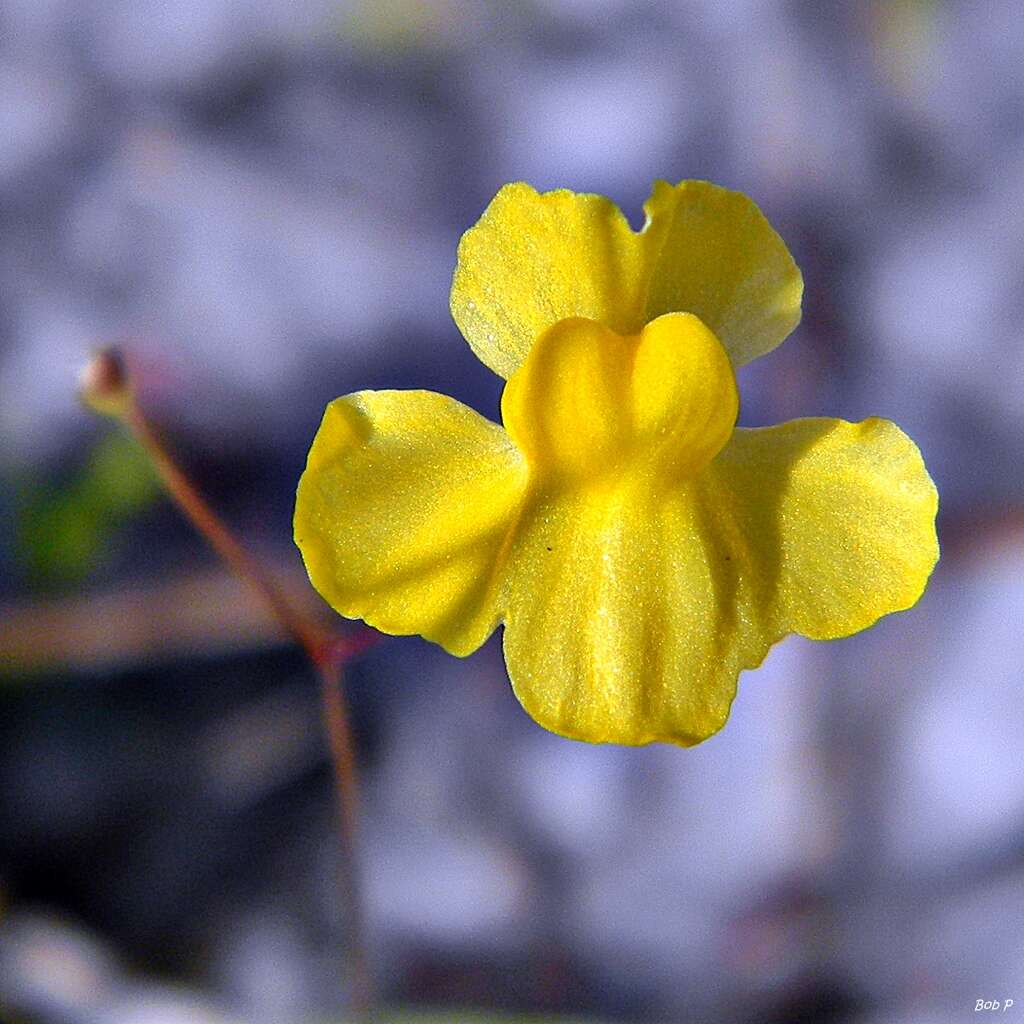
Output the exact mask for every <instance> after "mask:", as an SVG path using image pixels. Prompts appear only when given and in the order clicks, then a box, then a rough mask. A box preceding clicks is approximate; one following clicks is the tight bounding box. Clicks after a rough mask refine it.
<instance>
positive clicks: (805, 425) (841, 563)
mask: <svg viewBox="0 0 1024 1024" xmlns="http://www.w3.org/2000/svg"><path fill="white" fill-rule="evenodd" d="M700 482H701V485H702V487H703V489H704V493H703V500H704V502H705V503H706V504H707V505H708V507H714V508H716V509H717V510H718V523H719V529H720V531H721V536H722V544H723V546H724V547H725V548H726V549H728V551H729V552H730V558H731V561H732V564H733V565H735V566H737V567H738V568H737V570H736V571H738V572H739V573H740V574H742V575H746V576H750V577H752V578H755V579H757V580H758V581H759V588H760V591H761V593H760V594H759V595H757V600H756V614H757V616H758V617H759V619H760V620H761V622H762V625H763V628H764V629H765V630H766V631H767V632H768V633H770V634H774V635H781V634H784V633H790V632H793V633H801V634H803V635H804V636H807V637H811V638H812V639H816V640H828V639H834V638H836V637H841V636H848V635H849V634H851V633H856V632H858V631H859V630H862V629H866V628H867V627H868V626H870V625H871V624H872V623H874V622H875V621H876V620H877V619H879V618H880V617H881V616H883V615H887V614H889V613H890V612H896V611H902V610H903V609H906V608H909V607H911V606H912V605H913V604H915V603H916V601H917V600H918V598H919V597H920V596H921V594H922V593H923V591H924V588H925V584H926V583H927V581H928V577H929V575H930V574H931V571H932V569H933V568H934V566H935V563H936V561H937V560H938V557H939V545H938V538H937V536H936V532H935V515H936V512H937V510H938V494H937V492H936V490H935V485H934V483H932V480H931V478H930V477H929V475H928V471H927V470H926V469H925V465H924V461H923V460H922V458H921V453H920V452H919V451H918V449H917V446H916V445H915V444H914V442H913V441H911V440H910V438H909V437H907V435H906V434H904V433H903V432H902V431H901V430H900V429H899V427H897V426H896V425H895V424H893V423H890V422H889V421H888V420H880V419H868V420H865V421H864V422H862V423H847V422H846V421H844V420H833V419H803V420H793V421H791V422H789V423H783V424H781V425H779V426H776V427H766V428H761V429H755V430H737V431H736V433H735V434H734V435H733V438H732V440H731V441H730V443H729V444H728V445H726V447H725V448H724V449H723V450H722V451H721V452H720V453H719V454H718V456H717V458H716V459H715V460H714V461H713V462H712V463H711V465H710V466H709V467H708V469H707V470H706V472H705V473H704V475H703V476H702V478H701V481H700Z"/></svg>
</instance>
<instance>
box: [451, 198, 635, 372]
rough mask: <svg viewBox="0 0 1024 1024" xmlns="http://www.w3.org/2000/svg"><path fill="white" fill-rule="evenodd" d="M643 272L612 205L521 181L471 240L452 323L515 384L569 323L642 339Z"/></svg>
mask: <svg viewBox="0 0 1024 1024" xmlns="http://www.w3.org/2000/svg"><path fill="white" fill-rule="evenodd" d="M641 271H642V256H641V253H640V250H639V246H638V245H637V236H636V235H635V234H634V232H633V231H632V230H631V229H630V226H629V224H628V222H627V221H626V218H625V217H624V216H623V215H622V213H621V211H620V210H619V208H618V207H617V206H616V205H615V204H614V203H613V202H611V200H609V199H605V198H604V197H603V196H597V195H586V194H577V193H574V192H569V191H566V190H564V189H562V190H560V191H557V192H545V193H538V192H537V191H536V190H534V189H533V188H531V187H530V186H529V185H527V184H525V183H523V182H517V183H515V184H512V185H505V186H504V187H503V188H502V189H501V190H500V191H499V192H498V194H497V195H496V196H495V197H494V199H493V200H492V201H491V203H490V205H489V206H488V207H487V209H486V210H485V211H484V213H483V216H482V217H481V218H480V220H479V221H478V222H477V223H476V224H475V225H474V226H473V227H471V228H470V229H469V230H468V231H467V232H466V233H465V234H464V235H463V236H462V241H461V242H460V243H459V253H458V262H457V264H456V267H455V275H454V277H453V279H452V292H451V311H452V316H453V317H454V319H455V322H456V324H458V326H459V330H460V331H462V334H463V336H464V337H465V338H466V340H467V341H468V342H469V344H470V346H471V347H472V349H473V351H474V352H475V353H476V354H477V356H479V357H480V359H481V360H482V361H483V362H484V363H486V364H487V366H489V367H490V368H491V369H492V370H493V371H494V372H495V373H497V374H499V375H500V376H502V377H506V378H507V377H510V376H511V375H512V374H513V373H514V372H515V370H516V368H517V367H518V366H519V364H520V363H521V362H522V361H523V359H524V358H525V357H526V353H527V352H528V351H529V350H530V346H531V345H532V344H533V341H534V338H536V337H537V335H539V334H540V333H541V331H543V330H545V329H546V328H548V327H551V326H553V325H554V324H556V323H557V322H558V321H559V320H565V319H567V318H568V317H586V318H587V319H588V320H597V321H598V322H599V323H601V324H603V325H604V326H605V327H610V328H611V329H612V330H613V331H615V332H616V333H618V334H635V333H636V332H637V331H639V330H640V328H641V327H642V326H643V323H644V321H643V319H642V312H643V310H642V303H643V290H642V284H643V281H642V273H641Z"/></svg>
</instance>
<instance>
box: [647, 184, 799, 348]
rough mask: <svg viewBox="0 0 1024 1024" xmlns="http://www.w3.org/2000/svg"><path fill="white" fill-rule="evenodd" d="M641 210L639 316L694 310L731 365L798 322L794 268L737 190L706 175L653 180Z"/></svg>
mask: <svg viewBox="0 0 1024 1024" xmlns="http://www.w3.org/2000/svg"><path fill="white" fill-rule="evenodd" d="M644 209H645V210H646V211H647V224H646V226H645V228H644V230H643V232H642V233H641V235H640V240H641V244H642V246H643V249H644V263H645V267H646V270H645V273H646V276H647V279H648V286H647V292H646V297H645V301H644V310H643V316H644V320H645V322H649V321H651V320H653V319H654V318H655V317H657V316H660V315H661V314H662V313H671V312H675V311H682V312H687V313H695V314H696V315H697V316H698V317H700V319H701V320H703V321H704V323H705V324H707V325H708V327H710V328H711V330H712V331H713V332H714V333H715V336H716V337H717V338H718V340H719V341H721V343H722V344H723V345H724V346H725V348H726V351H727V352H728V353H729V356H730V358H731V359H732V362H733V365H734V366H742V365H743V364H744V363H748V362H750V360H752V359H754V358H756V357H757V356H760V355H763V354H764V353H765V352H769V351H771V350H772V349H773V348H775V347H776V345H778V344H780V343H781V342H782V341H783V340H784V339H785V338H786V336H787V335H788V334H789V333H790V332H791V331H792V330H793V328H794V327H796V325H797V324H798V323H799V322H800V300H801V298H802V296H803V278H802V277H801V275H800V271H799V269H798V268H797V266H796V264H795V263H794V262H793V257H792V256H790V254H789V250H788V249H787V248H786V244H785V242H783V241H782V239H781V238H780V237H779V236H778V234H776V232H775V230H774V229H773V228H772V226H771V225H770V224H769V223H768V221H767V220H766V219H765V217H764V214H762V213H761V211H760V210H759V209H758V208H757V206H756V204H755V203H754V202H753V201H752V200H751V199H749V198H748V197H747V196H745V195H743V193H742V192H732V191H730V190H729V189H725V188H721V187H719V186H718V185H712V184H711V183H710V182H707V181H683V182H680V183H679V184H678V185H675V186H673V185H669V184H668V182H665V181H658V182H655V184H654V189H653V191H652V192H651V197H650V198H649V199H648V200H647V202H646V203H645V204H644Z"/></svg>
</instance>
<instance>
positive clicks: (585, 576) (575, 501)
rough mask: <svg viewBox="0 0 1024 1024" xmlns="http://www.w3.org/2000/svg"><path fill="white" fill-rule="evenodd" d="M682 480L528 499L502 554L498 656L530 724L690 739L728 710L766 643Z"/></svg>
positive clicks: (566, 731) (646, 739) (579, 734)
mask: <svg viewBox="0 0 1024 1024" xmlns="http://www.w3.org/2000/svg"><path fill="white" fill-rule="evenodd" d="M722 562H723V553H722V551H721V550H720V548H719V546H718V540H717V538H716V537H715V536H714V534H713V532H712V531H711V529H710V527H709V524H708V521H707V520H706V518H705V516H704V515H703V512H702V510H701V508H700V507H699V503H698V499H697V495H696V493H695V489H694V486H693V485H692V483H688V484H686V485H683V486H678V487H675V488H673V489H672V490H671V491H670V492H667V493H661V494H650V493H637V492H633V493H630V492H629V489H628V488H627V489H626V490H623V491H621V492H619V493H617V494H608V493H600V494H596V493H593V492H591V493H590V494H588V495H583V494H580V493H578V492H577V493H574V494H565V493H564V492H563V493H562V494H560V495H557V496H551V497H549V498H548V499H547V500H544V501H540V502H538V503H537V504H536V505H535V506H533V505H531V508H530V512H529V515H528V516H527V517H524V522H523V525H522V532H521V535H520V538H519V544H518V546H517V552H516V556H515V559H514V561H513V568H512V570H511V572H512V575H511V579H510V585H509V594H508V608H507V611H506V618H505V638H504V643H505V658H506V661H507V664H508V670H509V676H510V678H511V680H512V686H513V689H514V690H515V693H516V696H517V697H518V698H519V701H520V702H521V703H522V705H523V707H524V708H525V709H526V711H527V712H528V713H529V714H530V715H531V717H533V718H534V719H535V720H536V721H537V722H538V723H539V724H540V725H542V726H544V727H545V728H546V729H550V730H551V731H552V732H556V733H560V734H561V735H563V736H569V737H572V738H574V739H580V740H588V741H590V742H594V743H623V744H631V745H638V744H644V743H651V742H654V741H662V742H668V743H678V744H681V745H683V746H691V745H693V744H695V743H699V742H700V741H701V740H703V739H706V738H707V737H708V736H710V735H712V734H713V733H715V732H717V731H718V730H719V729H720V728H721V727H722V726H723V725H724V724H725V720H726V718H727V717H728V714H729V708H730V706H731V704H732V700H733V697H734V696H735V693H736V678H737V675H738V673H739V671H740V669H741V668H745V667H749V666H752V665H756V664H758V663H759V662H760V661H761V659H762V658H763V657H764V654H765V653H766V651H767V649H768V646H769V641H768V640H767V639H766V638H764V637H762V636H761V635H760V634H759V633H758V632H757V630H756V629H755V628H752V627H751V624H750V623H749V621H747V620H745V619H744V618H743V616H742V615H739V614H738V613H737V595H736V593H735V591H734V590H733V589H732V588H731V580H730V578H728V577H723V575H722V574H721V573H720V565H721V564H722Z"/></svg>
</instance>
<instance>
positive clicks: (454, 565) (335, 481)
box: [295, 391, 526, 655]
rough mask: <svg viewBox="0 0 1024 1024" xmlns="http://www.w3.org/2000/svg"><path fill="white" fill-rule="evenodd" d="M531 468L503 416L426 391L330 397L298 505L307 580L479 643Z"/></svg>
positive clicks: (471, 646)
mask: <svg viewBox="0 0 1024 1024" xmlns="http://www.w3.org/2000/svg"><path fill="white" fill-rule="evenodd" d="M525 480H526V468H525V464H524V461H523V459H522V456H521V455H520V454H519V452H518V451H516V449H515V448H514V446H513V445H512V443H511V442H510V441H509V439H508V436H507V435H506V434H505V431H504V430H502V429H501V427H499V426H497V425H495V424H493V423H491V422H490V421H488V420H486V419H484V418H483V417H482V416H479V415H478V414H477V413H475V412H474V411H473V410H471V409H469V408H467V407H466V406H464V405H461V404H460V403H458V402H456V401H454V400H453V399H450V398H447V397H446V396H444V395H438V394H434V393H432V392H427V391H363V392H359V393H357V394H354V395H348V396H346V397H344V398H339V399H337V400H336V401H334V402H332V403H331V404H330V405H329V406H328V407H327V411H326V413H325V414H324V419H323V422H322V424H321V426H320V429H319V431H318V433H317V435H316V438H315V439H314V441H313V445H312V447H311V449H310V452H309V458H308V461H307V464H306V471H305V473H303V475H302V479H301V480H300V481H299V488H298V495H297V498H296V506H295V542H296V544H297V545H298V546H299V549H300V550H301V552H302V557H303V559H304V560H305V563H306V569H307V571H308V573H309V577H310V580H311V581H312V583H313V585H314V586H315V587H316V589H317V590H318V591H319V592H320V593H321V594H322V595H323V597H324V598H325V599H326V600H327V602H328V603H329V604H330V605H332V606H333V607H334V608H335V609H336V610H337V611H338V612H340V613H341V614H342V615H345V616H348V617H350V618H361V619H365V620H366V621H367V622H368V623H370V624H371V625H373V626H376V627H377V628H378V629H381V630H383V631H384V632H386V633H394V634H408V633H419V634H421V635H422V636H424V637H426V638H427V639H429V640H434V641H435V642H437V643H439V644H441V645H442V646H443V647H445V648H446V649H447V650H449V651H450V652H451V653H453V654H458V655H465V654H469V653H470V652H471V651H473V650H475V649H476V648H477V647H479V646H480V644H482V643H483V642H484V640H486V639H487V637H488V636H489V635H490V634H491V632H492V631H493V630H494V628H495V626H496V625H497V622H498V620H499V618H500V616H501V610H502V609H501V598H502V565H503V558H504V549H505V547H506V538H507V537H508V536H509V533H510V530H511V529H512V527H513V525H514V523H515V519H516V516H517V513H518V509H519V505H520V503H521V499H522V495H523V491H524V487H525Z"/></svg>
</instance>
